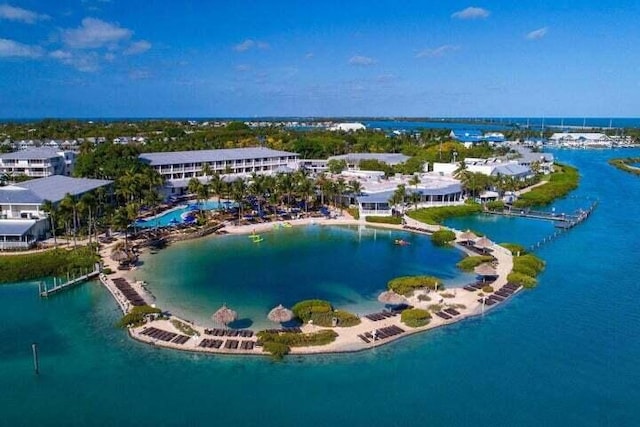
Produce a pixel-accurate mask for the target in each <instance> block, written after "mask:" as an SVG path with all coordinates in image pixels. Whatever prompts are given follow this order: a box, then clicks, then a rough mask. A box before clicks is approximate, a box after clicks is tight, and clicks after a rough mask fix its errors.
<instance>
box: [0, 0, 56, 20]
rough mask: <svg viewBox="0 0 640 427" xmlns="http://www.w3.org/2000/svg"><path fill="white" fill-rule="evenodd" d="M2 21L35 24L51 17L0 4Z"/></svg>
mask: <svg viewBox="0 0 640 427" xmlns="http://www.w3.org/2000/svg"><path fill="white" fill-rule="evenodd" d="M0 19H6V20H8V21H18V22H24V23H25V24H35V23H36V22H37V21H44V20H46V19H49V16H47V15H42V14H39V13H36V12H32V11H30V10H27V9H22V8H19V7H15V6H11V5H8V4H0Z"/></svg>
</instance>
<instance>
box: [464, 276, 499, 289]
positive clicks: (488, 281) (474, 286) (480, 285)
mask: <svg viewBox="0 0 640 427" xmlns="http://www.w3.org/2000/svg"><path fill="white" fill-rule="evenodd" d="M495 281H496V278H495V277H487V278H485V280H484V281H478V282H475V283H469V284H468V285H467V286H465V287H464V288H462V289H464V290H465V291H469V292H475V291H479V290H480V289H482V288H483V287H484V286H486V285H490V284H492V283H493V282H495Z"/></svg>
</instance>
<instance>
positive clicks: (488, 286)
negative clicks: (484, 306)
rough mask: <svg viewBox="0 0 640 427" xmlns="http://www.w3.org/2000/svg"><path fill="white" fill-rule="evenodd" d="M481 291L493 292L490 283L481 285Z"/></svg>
mask: <svg viewBox="0 0 640 427" xmlns="http://www.w3.org/2000/svg"><path fill="white" fill-rule="evenodd" d="M482 292H485V293H487V294H490V293H491V292H493V286H491V285H484V286H483V287H482Z"/></svg>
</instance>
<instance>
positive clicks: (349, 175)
mask: <svg viewBox="0 0 640 427" xmlns="http://www.w3.org/2000/svg"><path fill="white" fill-rule="evenodd" d="M341 175H342V176H343V177H344V178H345V180H348V181H352V180H355V181H358V182H360V184H361V185H362V192H361V194H360V195H359V196H357V197H356V200H355V201H356V202H357V204H358V210H359V213H360V217H362V218H364V217H366V216H370V215H371V216H391V215H392V214H393V212H394V210H396V211H400V212H404V211H405V210H406V208H409V207H411V206H415V205H417V206H418V207H419V208H420V207H432V206H447V205H457V204H461V203H463V200H462V186H461V184H460V181H458V180H457V179H454V178H451V177H444V176H438V175H435V174H421V175H418V177H419V182H418V183H417V184H415V185H414V184H410V183H409V182H410V180H411V176H407V175H396V176H394V177H392V178H390V179H385V178H384V173H383V172H378V171H346V172H343V173H342V174H341ZM400 185H404V186H405V194H406V197H405V200H404V204H402V203H400V204H398V205H396V206H394V205H393V204H392V203H391V199H392V197H393V194H394V193H395V192H396V190H397V189H398V187H399V186H400ZM414 193H415V194H417V195H418V200H416V201H415V202H413V201H411V195H412V194H414Z"/></svg>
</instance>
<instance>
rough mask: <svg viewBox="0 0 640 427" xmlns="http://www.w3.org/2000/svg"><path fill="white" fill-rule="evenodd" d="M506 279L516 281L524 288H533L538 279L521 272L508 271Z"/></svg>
mask: <svg viewBox="0 0 640 427" xmlns="http://www.w3.org/2000/svg"><path fill="white" fill-rule="evenodd" d="M507 281H509V282H511V283H516V284H518V285H521V286H523V287H525V288H534V287H535V286H536V285H537V284H538V281H537V280H536V279H535V278H533V277H531V276H527V275H525V274H522V273H509V275H508V276H507Z"/></svg>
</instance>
